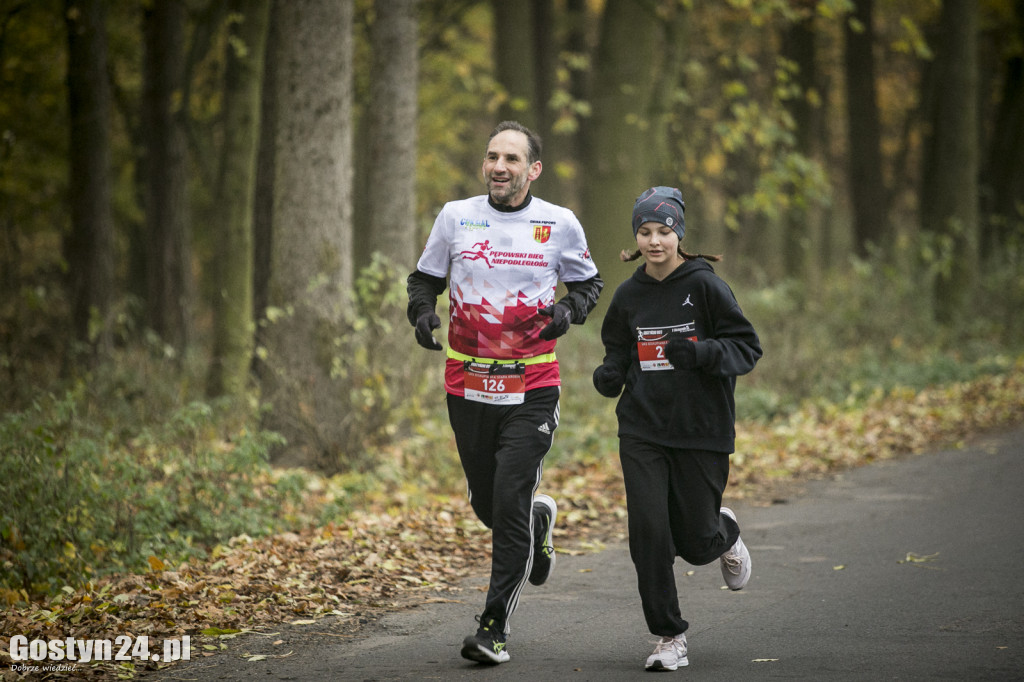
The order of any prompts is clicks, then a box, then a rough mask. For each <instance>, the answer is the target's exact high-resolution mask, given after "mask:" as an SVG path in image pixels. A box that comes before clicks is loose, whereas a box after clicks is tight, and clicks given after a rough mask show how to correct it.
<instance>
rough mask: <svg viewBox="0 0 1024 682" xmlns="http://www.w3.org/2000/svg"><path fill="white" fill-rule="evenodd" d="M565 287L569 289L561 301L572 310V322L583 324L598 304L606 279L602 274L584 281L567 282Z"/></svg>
mask: <svg viewBox="0 0 1024 682" xmlns="http://www.w3.org/2000/svg"><path fill="white" fill-rule="evenodd" d="M565 288H566V289H568V290H569V293H567V294H566V295H565V296H563V297H562V300H560V301H559V303H564V304H566V305H567V306H569V309H570V310H572V323H573V324H583V323H584V322H586V321H587V315H589V314H590V311H592V310H593V309H594V306H596V305H597V297H598V296H600V295H601V290H602V289H604V280H602V279H601V275H600V274H596V275H594V276H593V277H591V278H590V279H585V280H583V281H582V282H565Z"/></svg>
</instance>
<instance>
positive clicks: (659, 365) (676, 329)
mask: <svg viewBox="0 0 1024 682" xmlns="http://www.w3.org/2000/svg"><path fill="white" fill-rule="evenodd" d="M694 326H695V324H694V323H693V322H688V323H685V324H677V325H673V326H671V327H662V328H653V327H639V328H637V342H636V350H637V355H638V356H639V360H640V371H642V372H658V371H663V370H669V369H675V368H674V367H673V366H672V363H671V362H669V361H668V358H667V357H665V346H667V345H668V341H669V335H670V334H672V333H677V334H682V335H684V336H685V337H686V338H687V339H689V340H690V341H696V340H697V337H696V336H695V335H694V333H693V332H694Z"/></svg>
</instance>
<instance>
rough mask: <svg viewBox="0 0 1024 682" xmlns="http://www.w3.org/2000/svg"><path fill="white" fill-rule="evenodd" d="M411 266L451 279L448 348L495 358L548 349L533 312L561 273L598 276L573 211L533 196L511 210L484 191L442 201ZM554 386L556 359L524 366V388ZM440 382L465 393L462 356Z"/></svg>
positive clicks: (550, 298) (541, 321) (568, 278)
mask: <svg viewBox="0 0 1024 682" xmlns="http://www.w3.org/2000/svg"><path fill="white" fill-rule="evenodd" d="M416 267H417V269H418V270H420V271H422V272H425V273H427V274H429V275H434V276H435V277H446V276H447V277H450V279H449V286H448V291H449V300H450V303H451V308H450V320H449V327H448V344H449V345H450V346H451V348H452V349H453V350H455V351H457V352H459V353H462V354H464V355H468V356H471V357H474V358H480V359H499V360H513V359H522V358H531V357H535V356H538V355H544V354H546V353H550V352H552V351H553V350H554V348H555V341H545V340H543V339H541V338H539V336H538V334H539V333H540V330H541V329H543V328H544V326H545V325H547V323H548V322H550V321H551V318H549V317H544V316H541V315H538V314H537V310H538V309H540V308H543V307H546V306H549V305H551V304H552V303H553V302H554V300H555V288H556V286H557V285H558V280H559V279H561V280H562V281H564V282H580V281H583V280H587V279H590V278H591V277H594V276H595V275H597V267H596V266H595V265H594V261H593V260H592V259H591V257H590V250H589V249H588V247H587V240H586V236H585V235H584V233H583V227H582V226H581V225H580V223H579V220H578V219H577V218H576V216H575V215H574V214H573V212H572V211H570V210H569V209H567V208H563V207H561V206H556V205H555V204H552V203H549V202H546V201H544V200H543V199H538V198H537V197H533V198H532V199H531V201H530V204H529V206H527V207H526V208H525V209H523V210H521V211H515V212H511V213H506V212H502V211H498V210H497V209H495V208H493V207H492V206H491V205H490V204H489V203H488V201H487V195H480V196H476V197H471V198H469V199H462V200H459V201H452V202H449V203H447V204H445V206H444V208H442V209H441V212H440V213H439V214H438V216H437V219H436V220H435V221H434V227H433V228H432V229H431V232H430V237H429V238H428V239H427V245H426V247H425V248H424V250H423V255H422V256H420V260H419V263H418V264H417V266H416ZM558 384H559V377H558V363H557V362H551V363H538V364H535V365H528V366H527V370H526V387H527V389H531V388H539V387H541V386H557V385H558ZM445 388H446V389H447V390H448V392H449V393H454V394H456V395H462V394H463V385H462V363H461V362H459V361H457V360H451V359H449V361H448V367H447V371H446V373H445Z"/></svg>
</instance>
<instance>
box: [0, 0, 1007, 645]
mask: <svg viewBox="0 0 1024 682" xmlns="http://www.w3.org/2000/svg"><path fill="white" fill-rule="evenodd" d="M507 118H515V119H518V120H520V121H522V122H523V123H525V124H527V125H529V126H531V127H533V128H535V129H536V130H538V131H539V132H540V133H541V134H542V136H543V138H544V141H545V151H544V157H543V161H544V172H543V175H542V176H541V178H540V180H539V181H537V182H536V183H535V184H534V193H535V194H537V195H538V196H541V197H543V198H545V199H547V200H549V201H553V202H555V203H559V204H563V205H566V206H569V207H571V208H572V209H573V210H574V211H575V212H576V213H577V215H578V216H579V217H580V219H581V222H582V223H583V225H584V227H585V229H586V231H587V235H588V239H589V243H590V247H591V251H592V254H593V256H594V259H595V261H596V262H597V264H598V266H599V268H600V271H601V274H602V276H603V278H604V279H605V281H606V283H607V286H608V288H607V289H606V293H605V298H604V299H603V300H602V302H601V303H599V305H598V308H597V310H596V311H595V313H594V315H593V319H592V320H591V321H590V322H588V324H587V325H585V326H583V327H574V328H573V329H572V330H571V332H570V333H569V334H568V336H567V337H565V338H564V339H562V340H561V341H560V342H559V356H560V359H561V364H562V372H563V377H564V383H565V389H564V393H563V400H562V415H563V419H562V424H561V426H560V428H559V435H558V437H557V438H556V439H555V447H554V449H553V451H552V453H551V454H550V455H549V458H548V461H549V467H550V472H551V473H550V474H549V479H550V480H551V481H553V482H554V483H555V484H556V485H561V486H562V489H561V493H562V494H563V495H564V496H566V497H570V498H571V499H572V500H573V505H574V508H575V509H577V510H582V511H584V512H587V513H586V514H583V516H588V514H589V516H588V518H591V519H592V520H593V517H594V515H593V514H591V513H590V512H593V511H594V508H595V507H594V505H598V506H600V504H603V502H602V501H601V500H599V499H597V498H600V497H601V495H589V494H586V492H585V491H584V492H581V491H580V490H578V488H579V486H581V485H582V486H583V487H584V488H585V487H586V486H585V483H581V482H580V481H583V480H585V477H586V476H596V477H598V478H600V477H602V476H603V477H604V478H602V480H608V479H609V477H610V479H611V480H613V481H614V479H615V476H614V467H615V460H616V451H617V445H616V439H615V431H614V419H613V418H612V412H611V410H612V405H613V403H612V402H611V401H606V400H603V399H601V398H600V397H599V396H597V394H596V393H595V392H594V391H593V389H592V387H591V386H590V372H591V371H592V369H593V367H594V366H596V365H597V364H598V363H599V362H600V358H601V355H602V351H601V347H600V342H599V339H598V335H597V330H598V329H599V323H600V318H601V315H602V314H603V310H604V307H605V306H606V305H607V299H608V297H609V296H610V293H611V291H612V290H613V289H614V287H615V286H616V285H617V284H618V283H619V282H620V281H622V279H624V278H625V277H626V276H628V274H629V272H630V271H631V269H632V267H633V266H632V265H630V266H626V265H624V264H622V263H620V262H619V261H618V253H619V251H620V250H621V249H623V248H628V247H630V245H631V243H632V239H631V236H632V235H631V233H630V230H629V229H628V222H629V216H630V212H631V208H632V204H633V200H634V199H635V197H636V196H637V195H638V194H639V193H640V192H641V191H643V190H644V189H645V188H647V187H648V186H651V185H655V184H667V185H676V186H679V187H680V188H681V189H682V192H683V195H684V198H685V200H686V204H687V208H686V225H687V236H686V245H687V248H688V250H690V251H691V252H696V251H699V252H703V253H723V254H725V260H724V261H723V262H722V263H721V264H720V265H716V269H717V270H718V272H719V273H720V274H722V275H723V276H724V277H725V278H726V280H727V281H729V282H730V284H731V285H733V287H734V289H735V291H736V293H737V297H738V299H739V301H740V303H741V305H742V306H743V308H744V311H745V312H746V313H747V315H748V317H749V318H750V319H751V320H752V321H753V323H754V324H755V326H756V328H757V329H758V331H759V333H760V334H761V337H762V343H763V345H764V348H765V357H764V359H763V360H762V361H761V363H760V364H759V365H758V367H757V369H756V370H755V371H754V372H753V373H752V374H751V375H750V376H748V377H743V378H741V379H740V381H739V387H738V405H739V413H740V418H741V422H740V425H739V431H740V447H739V450H738V452H737V454H736V455H734V457H733V478H732V482H733V485H734V487H735V489H736V491H737V494H742V492H743V490H744V488H743V486H744V485H747V484H750V485H754V484H758V483H765V482H770V481H771V480H774V479H777V478H786V477H789V476H793V475H798V474H801V473H803V474H807V473H817V472H822V471H827V470H830V469H833V468H835V467H840V466H847V465H851V464H855V463H859V462H863V461H867V460H870V459H872V458H877V457H882V456H886V455H887V454H891V453H894V452H899V451H905V450H912V449H915V448H916V447H919V446H920V445H921V443H923V442H925V441H927V440H928V438H929V437H931V436H933V435H935V436H937V437H943V438H957V437H960V436H961V435H962V434H963V433H964V432H965V430H969V429H971V428H974V427H989V426H994V425H997V424H1001V423H1006V422H1008V421H1012V420H1015V419H1018V420H1019V418H1020V417H1021V413H1020V406H1021V404H1022V403H1024V398H1022V394H1024V390H1022V388H1021V386H1022V384H1024V379H1022V374H1024V362H1022V360H1021V358H1022V357H1024V356H1022V350H1024V349H1022V345H1024V344H1022V341H1021V340H1022V339H1024V316H1022V315H1020V314H1019V311H1021V310H1024V276H1022V268H1021V257H1022V254H1024V250H1022V249H1024V241H1022V240H1024V125H1022V122H1024V2H1022V1H1021V0H983V1H981V2H975V1H974V0H942V1H940V0H857V1H856V2H852V1H850V0H819V1H815V0H720V1H716V2H692V1H688V0H606V1H604V2H602V1H601V0H531V1H529V2H527V1H524V2H511V3H510V2H500V1H496V2H486V1H483V0H418V1H417V0H375V1H374V0H354V1H353V0H289V1H287V2H286V1H280V2H274V1H272V0H230V1H229V2H217V1H209V0H146V1H141V2H103V1H102V0H63V1H61V0H31V1H28V0H22V1H19V0H0V225H2V239H0V292H2V295H0V409H2V415H0V499H2V500H3V506H2V509H0V590H2V592H0V594H2V595H3V598H4V600H5V601H6V602H7V603H8V604H10V605H11V608H12V609H13V608H15V606H17V607H18V608H22V607H25V606H26V605H29V604H33V603H35V604H43V605H47V608H45V609H43V615H42V616H40V615H39V613H41V612H39V611H35V612H33V613H34V614H35V615H33V616H30V617H31V618H36V619H37V620H39V619H41V620H42V621H46V620H47V619H49V621H50V622H51V623H52V622H53V621H54V619H56V618H57V617H58V616H57V615H55V614H57V613H59V612H61V608H59V607H58V606H55V604H58V603H59V599H57V600H56V601H51V600H54V599H55V598H54V595H57V596H58V597H60V596H61V595H62V591H63V594H79V597H78V601H77V602H76V603H77V605H78V606H77V607H76V608H79V607H81V609H86V610H89V609H95V608H97V604H98V603H99V601H100V599H99V597H96V599H95V601H94V599H93V597H89V596H88V595H89V594H92V593H90V592H89V590H91V589H94V588H95V585H96V584H97V583H96V582H95V581H97V580H100V579H101V578H102V577H103V576H106V575H109V574H111V573H116V572H121V573H123V572H131V571H157V570H158V569H161V570H162V569H163V568H165V567H167V566H174V565H178V563H179V562H182V561H188V560H191V561H201V560H204V559H205V558H211V560H216V559H217V557H218V556H221V557H222V556H223V552H225V551H227V550H225V549H224V548H225V547H227V546H228V545H227V543H228V542H229V540H232V539H233V538H239V537H249V538H254V537H258V536H260V535H267V534H270V533H279V532H284V531H294V530H297V529H308V528H311V527H324V525H325V524H342V525H343V524H344V523H345V519H348V518H350V517H351V515H352V514H354V513H356V512H359V511H365V510H366V509H367V508H369V507H371V506H375V507H379V508H381V509H384V510H388V509H390V510H391V511H390V512H387V513H388V514H390V515H391V516H396V515H397V516H401V515H403V514H411V513H412V511H413V510H415V509H417V508H419V507H420V506H423V505H426V507H428V508H429V505H430V504H432V502H431V500H436V499H454V498H455V497H457V496H459V495H460V492H461V487H462V478H461V471H460V470H459V467H458V463H457V457H456V456H455V454H454V449H453V443H452V441H451V437H450V434H449V430H448V428H447V424H446V415H445V412H444V402H443V389H442V379H441V369H442V364H443V363H442V362H441V358H440V356H439V355H437V354H430V353H427V352H426V351H422V350H421V349H419V348H418V347H417V346H416V345H415V342H414V340H413V337H412V330H411V328H410V327H409V326H408V322H407V321H406V319H405V289H404V282H405V276H406V275H407V274H408V273H409V272H410V271H411V270H412V269H413V267H414V265H415V260H416V258H417V256H418V254H419V251H420V249H421V248H422V245H423V243H424V241H425V239H426V235H427V233H428V232H429V229H430V226H431V224H432V221H433V218H434V216H435V215H436V213H437V212H438V210H439V209H440V207H441V206H442V205H443V203H444V202H445V201H448V200H452V199H456V198H462V197H466V196H471V195H475V194H481V193H483V191H484V187H483V183H482V181H481V178H480V171H479V168H480V163H481V160H482V155H483V151H484V148H485V144H486V138H487V134H488V133H489V131H490V130H491V128H493V126H494V125H495V124H496V123H497V122H499V121H501V120H503V119H507ZM442 305H443V301H442ZM441 332H442V334H441V335H439V337H440V338H443V332H444V329H442V330H441ZM609 471H611V472H612V473H611V474H609ZM577 475H578V477H576V478H574V476H577ZM579 477H582V478H579ZM570 490H576V493H575V494H570V492H569V491H570ZM603 492H604V491H602V493H603ZM587 510H589V511H587ZM566 518H567V520H568V521H569V522H571V521H572V516H571V515H569V516H567V517H566ZM449 521H450V519H449ZM381 523H384V522H381ZM439 523H440V521H439ZM385 525H386V523H385ZM351 534H352V533H351V532H350V536H351ZM318 537H322V536H318ZM373 556H374V557H376V556H377V555H376V554H373ZM389 561H390V560H389ZM219 563H221V564H222V563H223V559H221V560H220V562H219ZM364 569H365V571H370V569H373V570H375V571H377V575H378V577H379V576H380V575H381V572H382V571H383V572H385V573H386V572H387V566H385V565H384V563H383V562H380V561H379V558H378V559H375V560H374V561H373V562H372V564H371V565H370V566H369V568H367V567H366V566H364ZM365 571H364V573H363V576H364V577H363V578H360V579H359V580H355V579H353V583H355V582H359V581H360V580H365V579H366V578H365V576H366V575H368V574H367V573H366V572H365ZM77 590H85V592H83V593H78V592H76V591H77ZM83 594H84V595H85V596H82V595H83ZM87 597H88V598H87ZM90 603H91V604H92V605H91V606H90V605H89V604H90ZM104 603H105V604H106V605H107V606H110V609H114V606H111V604H110V602H104ZM122 606H124V604H122ZM115 610H116V609H115ZM73 612H74V611H73V610H69V609H65V610H64V611H63V613H64V614H65V616H66V617H68V618H70V617H72V616H70V615H68V614H71V613H73ZM110 612H113V611H110ZM13 613H14V611H13V610H12V611H10V612H9V614H8V615H10V614H13ZM77 613H79V615H78V618H82V615H81V614H82V613H83V611H81V610H79V611H77ZM11 617H12V618H13V616H11ZM75 622H76V623H77V622H78V621H75ZM2 634H8V633H6V632H5V633H2Z"/></svg>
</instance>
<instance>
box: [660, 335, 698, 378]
mask: <svg viewBox="0 0 1024 682" xmlns="http://www.w3.org/2000/svg"><path fill="white" fill-rule="evenodd" d="M665 357H666V358H668V361H669V362H671V363H672V366H673V367H675V368H676V369H697V343H696V342H695V341H691V340H690V339H688V338H686V337H685V336H683V335H682V334H678V333H673V334H672V335H671V339H670V340H669V342H668V343H667V344H666V345H665Z"/></svg>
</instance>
